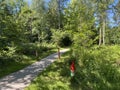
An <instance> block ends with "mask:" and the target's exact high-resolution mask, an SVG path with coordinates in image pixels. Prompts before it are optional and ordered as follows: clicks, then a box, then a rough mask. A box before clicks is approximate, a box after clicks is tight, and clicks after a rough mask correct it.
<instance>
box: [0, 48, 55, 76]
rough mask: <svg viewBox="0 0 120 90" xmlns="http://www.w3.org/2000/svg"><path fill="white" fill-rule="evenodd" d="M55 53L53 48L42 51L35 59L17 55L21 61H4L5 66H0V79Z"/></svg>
mask: <svg viewBox="0 0 120 90" xmlns="http://www.w3.org/2000/svg"><path fill="white" fill-rule="evenodd" d="M54 52H56V49H55V48H52V49H49V50H47V51H45V52H44V51H42V52H41V53H40V54H39V56H38V57H37V58H36V57H35V55H30V56H27V55H19V56H20V57H22V60H21V61H12V60H11V61H8V63H7V61H6V64H5V65H4V66H0V78H2V77H4V76H6V75H8V74H10V73H13V72H15V71H18V70H20V69H22V68H24V67H26V66H28V65H30V64H32V63H34V62H36V61H37V60H40V59H42V58H44V57H46V56H48V55H50V54H52V53H54Z"/></svg>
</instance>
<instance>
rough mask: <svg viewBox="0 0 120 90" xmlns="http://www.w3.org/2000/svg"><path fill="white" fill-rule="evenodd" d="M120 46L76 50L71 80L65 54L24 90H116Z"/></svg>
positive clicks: (67, 55)
mask: <svg viewBox="0 0 120 90" xmlns="http://www.w3.org/2000/svg"><path fill="white" fill-rule="evenodd" d="M119 49H120V47H119V46H107V47H92V48H89V49H84V50H83V49H80V48H79V49H76V50H77V51H76V50H74V51H75V55H76V56H77V57H76V59H77V61H76V72H75V76H74V77H70V70H69V60H70V57H71V52H67V53H66V54H64V55H63V56H62V58H61V60H57V61H55V62H54V63H53V64H52V65H50V66H49V67H48V68H46V70H44V71H43V72H42V73H40V75H38V77H37V78H35V79H34V80H33V81H32V83H31V85H30V86H28V87H27V88H26V89H25V90H119V89H120V82H119V81H120V66H119V65H117V63H116V60H117V59H119V57H120V56H119V54H120V51H119Z"/></svg>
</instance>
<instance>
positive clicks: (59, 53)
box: [58, 48, 60, 59]
mask: <svg viewBox="0 0 120 90" xmlns="http://www.w3.org/2000/svg"><path fill="white" fill-rule="evenodd" d="M58 59H60V48H58Z"/></svg>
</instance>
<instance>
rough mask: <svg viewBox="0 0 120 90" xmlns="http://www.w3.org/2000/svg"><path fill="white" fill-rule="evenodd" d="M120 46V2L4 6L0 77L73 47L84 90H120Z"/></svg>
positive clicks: (37, 1) (53, 0)
mask: <svg viewBox="0 0 120 90" xmlns="http://www.w3.org/2000/svg"><path fill="white" fill-rule="evenodd" d="M119 45H120V0H31V1H30V2H29V3H28V0H0V73H1V72H2V73H3V72H14V71H16V70H18V69H21V68H23V67H25V66H26V65H29V64H31V63H32V62H35V61H37V60H39V59H40V57H39V56H40V55H43V54H42V53H45V52H46V53H47V51H50V50H53V49H54V48H58V50H59V48H61V47H69V48H70V52H69V57H68V58H69V60H70V59H72V58H74V59H75V60H76V63H77V64H76V65H77V67H76V68H77V70H76V77H77V78H79V79H78V80H80V81H81V83H80V85H81V87H80V88H81V90H119V89H120V82H119V80H120V78H119V76H120V67H119V65H120V51H119V49H120V46H119ZM68 58H67V59H68ZM68 62H69V61H68ZM15 65H18V66H19V67H20V68H18V69H16V70H13V71H12V70H8V71H7V69H8V68H10V67H13V66H15ZM66 66H67V64H66ZM14 68H17V67H14ZM6 74H7V73H6ZM6 74H4V75H6ZM4 75H0V77H2V76H4ZM73 81H74V82H75V83H76V85H78V84H79V83H77V81H75V80H73ZM84 85H85V86H84ZM75 90H79V89H75Z"/></svg>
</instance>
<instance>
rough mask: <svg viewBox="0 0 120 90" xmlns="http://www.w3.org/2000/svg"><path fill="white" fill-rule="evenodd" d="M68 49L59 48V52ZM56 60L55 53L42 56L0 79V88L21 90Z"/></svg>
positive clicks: (3, 89)
mask: <svg viewBox="0 0 120 90" xmlns="http://www.w3.org/2000/svg"><path fill="white" fill-rule="evenodd" d="M67 50H68V49H64V50H61V52H60V53H61V54H63V53H64V52H66V51H67ZM55 60H57V53H54V54H51V55H50V56H48V57H46V58H43V59H42V60H40V61H38V62H36V63H34V64H32V65H30V66H28V67H26V68H24V69H22V70H19V71H18V72H15V73H12V74H10V75H8V76H6V77H3V78H2V79H0V90H22V89H24V88H25V87H26V86H28V85H29V84H30V83H31V81H32V80H33V79H34V78H35V77H36V76H37V75H38V74H39V73H40V72H41V71H43V70H44V69H45V68H46V67H47V66H49V65H50V64H51V63H52V62H54V61H55Z"/></svg>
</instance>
